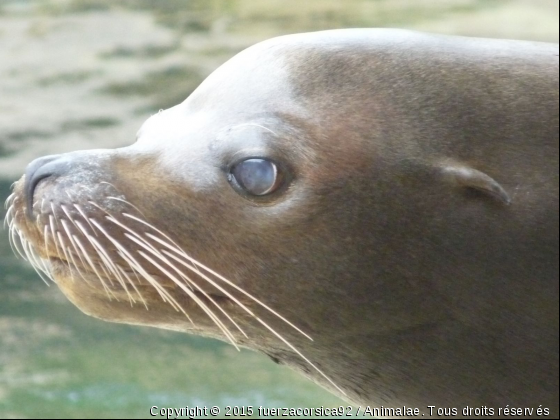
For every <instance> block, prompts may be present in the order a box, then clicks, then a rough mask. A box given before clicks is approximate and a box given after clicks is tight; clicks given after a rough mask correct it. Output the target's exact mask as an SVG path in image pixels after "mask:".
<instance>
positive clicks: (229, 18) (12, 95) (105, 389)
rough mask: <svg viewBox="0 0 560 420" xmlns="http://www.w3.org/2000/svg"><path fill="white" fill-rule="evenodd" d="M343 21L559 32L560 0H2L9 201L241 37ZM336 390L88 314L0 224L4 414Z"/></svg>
mask: <svg viewBox="0 0 560 420" xmlns="http://www.w3.org/2000/svg"><path fill="white" fill-rule="evenodd" d="M346 27H399V28H410V29H418V30H425V31H432V32H441V33H448V34H460V35H470V36H484V37H501V38H517V39H529V40H540V41H551V42H558V1H556V0H341V1H335V0H311V1H301V0H297V1H293V0H157V1H156V0H122V1H116V0H0V200H2V201H3V200H4V199H5V198H6V197H7V196H8V194H9V189H10V185H11V183H12V182H13V181H14V180H16V179H17V178H18V177H19V176H20V175H21V173H22V171H23V170H24V168H25V165H26V164H27V163H28V162H29V161H31V160H32V159H34V158H36V157H39V156H42V155H45V154H52V153H62V152H67V151H71V150H77V149H89V148H105V147H118V146H122V145H126V144H129V143H131V142H132V141H134V138H135V133H136V131H137V129H138V128H139V127H140V125H141V123H142V122H143V121H144V120H145V119H146V118H147V117H148V116H149V115H150V114H152V113H154V112H157V110H158V109H161V108H167V107H170V106H172V105H175V104H176V103H178V102H181V101H183V100H184V99H185V98H186V97H187V96H188V94H189V93H190V92H192V90H193V89H194V88H195V87H196V86H197V85H198V83H200V81H202V80H203V79H204V78H205V77H206V76H207V75H208V74H209V73H210V72H211V71H212V70H214V69H215V68H216V67H217V66H219V65H220V64H221V63H223V62H224V61H225V60H227V59H228V58H229V57H231V56H233V55H234V54H235V53H237V52H239V51H240V50H242V49H244V48H245V47H247V46H249V45H251V44H253V43H255V42H258V41H260V40H263V39H266V38H269V37H272V36H276V35H281V34H286V33H294V32H305V31H315V30H321V29H333V28H346ZM3 212H4V210H3V209H2V210H0V216H1V217H2V218H3V216H4V213H3ZM339 404H342V402H341V401H339V400H337V399H336V398H335V397H333V396H331V395H330V394H328V393H326V392H325V391H323V390H322V389H321V388H319V387H317V386H316V385H314V384H313V383H311V382H309V381H307V380H305V379H304V378H302V377H301V376H299V375H297V374H295V373H293V372H291V371H290V370H289V369H287V368H281V367H278V366H276V365H275V364H274V363H272V362H271V361H270V360H268V358H266V357H265V356H262V355H260V354H257V353H253V352H250V351H243V352H241V353H238V352H237V351H236V350H235V349H233V348H232V347H231V346H228V345H227V344H225V343H221V342H218V341H213V340H209V339H202V338H199V337H191V336H188V335H183V334H178V333H170V332H165V331H160V330H153V329H147V328H135V327H128V326H122V325H113V324H108V323H104V322H101V321H97V320H94V319H91V318H88V317H86V316H85V315H82V314H81V313H80V312H79V311H78V310H77V309H76V308H74V307H73V306H72V305H71V304H69V303H68V302H67V301H66V300H65V299H64V298H63V296H62V294H61V293H60V292H59V291H58V290H57V289H56V287H55V286H52V287H50V288H48V287H46V286H45V285H44V284H43V283H42V282H41V281H40V280H39V278H38V276H37V275H36V274H35V273H34V272H33V271H32V270H31V269H30V268H29V267H28V266H27V265H26V264H25V263H23V262H22V261H21V260H18V259H16V258H15V257H14V256H13V255H12V252H11V250H10V248H9V245H8V239H7V232H6V231H5V230H4V231H1V232H0V418H2V419H8V418H28V417H40V418H83V417H91V418H100V417H104V418H121V417H122V418H125V417H131V418H150V413H149V409H150V407H151V406H153V405H157V406H160V407H184V406H187V405H188V406H195V405H199V406H201V405H207V406H212V405H219V406H221V407H225V406H226V405H252V406H260V405H262V406H267V407H319V406H321V405H324V406H337V405H339Z"/></svg>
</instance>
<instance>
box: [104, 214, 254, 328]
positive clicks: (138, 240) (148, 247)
mask: <svg viewBox="0 0 560 420" xmlns="http://www.w3.org/2000/svg"><path fill="white" fill-rule="evenodd" d="M109 218H111V217H108V218H107V219H109ZM133 233H134V232H133ZM125 236H126V237H127V238H129V239H130V240H132V241H134V242H136V243H137V244H138V245H140V246H142V247H143V248H144V249H146V250H148V251H150V252H151V253H152V254H153V255H155V256H156V257H157V258H158V259H160V260H161V261H163V262H164V263H165V264H167V265H168V266H169V267H170V268H171V269H172V270H173V271H175V272H176V273H177V274H178V275H179V276H180V277H181V278H183V279H184V280H185V281H186V282H188V284H187V286H188V287H189V289H190V290H193V291H194V289H193V287H192V286H194V287H195V288H196V289H197V290H198V291H199V292H200V293H202V294H203V295H204V296H205V297H206V298H207V299H208V300H210V302H211V303H212V304H213V305H214V306H215V307H216V308H218V310H219V311H220V312H222V313H223V314H224V315H225V317H226V318H227V319H228V320H229V321H230V322H231V323H232V324H233V325H234V326H235V327H236V328H237V329H238V330H239V331H240V332H241V333H242V334H243V335H244V336H245V337H247V334H246V333H245V331H243V329H242V328H241V327H240V326H239V325H238V324H237V323H236V322H235V321H234V320H233V318H232V317H231V316H230V315H229V314H228V313H227V312H226V311H225V310H224V308H222V307H221V306H220V305H218V303H217V302H216V301H215V300H214V299H213V298H212V297H211V296H210V295H208V293H206V292H205V291H204V290H203V289H202V288H201V287H200V286H198V284H196V282H194V281H193V280H191V279H190V278H189V277H188V276H186V275H185V273H183V272H182V271H181V270H179V269H177V267H176V266H175V265H173V264H172V263H171V262H170V261H169V260H168V259H167V258H165V256H164V255H162V254H161V252H159V250H157V249H155V248H154V247H153V246H151V245H150V244H149V243H148V242H146V240H145V239H143V238H141V237H139V236H138V235H137V234H135V233H134V236H135V237H136V239H134V238H133V237H131V236H130V235H129V234H127V233H125ZM226 293H227V292H226Z"/></svg>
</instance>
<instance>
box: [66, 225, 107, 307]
mask: <svg viewBox="0 0 560 420" xmlns="http://www.w3.org/2000/svg"><path fill="white" fill-rule="evenodd" d="M76 225H77V226H78V229H80V230H81V231H82V233H83V234H84V237H85V238H86V239H87V240H88V241H89V240H90V237H91V235H89V234H88V233H87V231H86V230H85V229H84V227H83V226H82V225H81V224H80V223H79V222H78V221H76ZM74 239H75V240H76V244H77V245H78V247H79V248H80V249H81V250H82V255H83V256H84V257H85V259H86V260H87V262H88V265H89V266H90V267H91V268H92V270H93V272H94V273H95V275H96V276H97V278H98V279H99V281H100V282H101V285H102V286H103V289H105V292H106V293H107V296H108V297H109V300H111V295H113V297H114V298H115V299H116V300H117V301H118V299H117V298H116V296H115V295H114V294H113V293H112V292H111V290H110V289H109V288H108V287H107V284H105V281H103V277H101V275H100V274H99V272H98V271H97V269H96V268H95V264H94V263H93V261H92V260H91V258H90V256H89V254H88V253H87V251H86V249H85V247H84V246H83V245H82V243H81V242H80V241H79V240H77V238H74Z"/></svg>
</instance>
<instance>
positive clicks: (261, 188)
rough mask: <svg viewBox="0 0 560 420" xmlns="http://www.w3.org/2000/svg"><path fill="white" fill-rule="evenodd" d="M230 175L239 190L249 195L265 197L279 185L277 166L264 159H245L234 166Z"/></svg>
mask: <svg viewBox="0 0 560 420" xmlns="http://www.w3.org/2000/svg"><path fill="white" fill-rule="evenodd" d="M231 173H232V175H233V176H234V177H235V180H236V181H237V183H238V184H239V186H240V187H241V188H243V189H244V190H245V191H246V192H247V193H249V194H251V195H259V196H260V195H266V194H270V193H272V192H274V191H275V190H276V189H277V188H278V186H279V185H280V182H279V181H280V177H279V174H278V168H277V166H276V165H275V164H274V163H273V162H271V161H270V160H266V159H256V158H255V159H247V160H244V161H243V162H239V163H238V164H237V165H235V166H234V167H233V169H232V171H231Z"/></svg>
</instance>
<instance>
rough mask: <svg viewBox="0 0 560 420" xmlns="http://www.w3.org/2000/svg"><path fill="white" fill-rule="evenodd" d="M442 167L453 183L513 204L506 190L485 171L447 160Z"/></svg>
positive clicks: (445, 175)
mask: <svg viewBox="0 0 560 420" xmlns="http://www.w3.org/2000/svg"><path fill="white" fill-rule="evenodd" d="M441 169H442V172H443V175H444V177H445V178H446V180H447V181H448V182H450V183H451V184H453V185H455V186H457V187H462V188H473V189H475V190H478V191H481V192H483V193H484V194H487V195H488V196H490V197H492V198H494V199H496V200H499V201H500V202H502V203H503V204H506V205H509V204H511V198H510V196H509V194H508V193H507V192H506V190H504V188H503V187H502V186H501V185H500V184H498V183H497V182H496V181H495V180H494V179H493V178H492V177H490V176H488V175H487V174H485V173H484V172H480V171H479V170H477V169H474V168H471V167H469V166H465V165H463V164H458V163H455V162H446V163H445V164H444V165H442V166H441Z"/></svg>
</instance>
